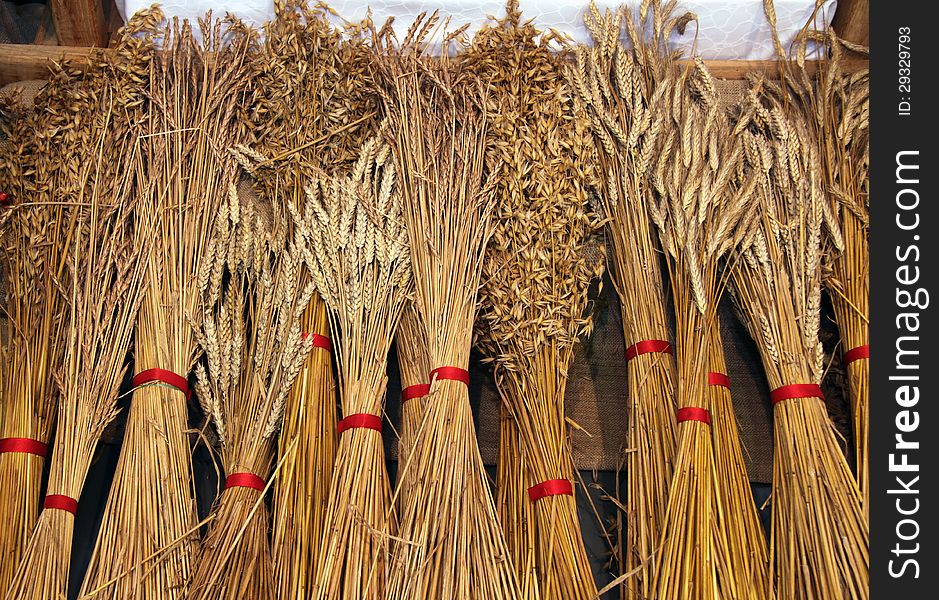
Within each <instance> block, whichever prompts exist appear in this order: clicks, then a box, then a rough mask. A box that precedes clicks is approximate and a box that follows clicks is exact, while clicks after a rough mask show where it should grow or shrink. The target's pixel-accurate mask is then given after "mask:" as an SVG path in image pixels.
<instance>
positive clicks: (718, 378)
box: [708, 371, 730, 390]
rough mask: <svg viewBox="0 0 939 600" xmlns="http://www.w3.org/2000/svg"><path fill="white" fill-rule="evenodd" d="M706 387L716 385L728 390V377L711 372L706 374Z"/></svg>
mask: <svg viewBox="0 0 939 600" xmlns="http://www.w3.org/2000/svg"><path fill="white" fill-rule="evenodd" d="M708 385H716V386H720V387H725V388H727V389H728V390H729V389H730V377H728V376H727V375H724V374H723V373H718V372H716V371H711V372H710V373H708Z"/></svg>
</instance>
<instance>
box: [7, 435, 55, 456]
mask: <svg viewBox="0 0 939 600" xmlns="http://www.w3.org/2000/svg"><path fill="white" fill-rule="evenodd" d="M8 452H9V453H22V454H35V455H36V456H39V457H42V458H45V457H46V455H47V454H48V453H49V446H48V445H46V444H43V443H42V442H40V441H39V440H34V439H32V438H3V439H0V454H6V453H8Z"/></svg>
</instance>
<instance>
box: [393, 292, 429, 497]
mask: <svg viewBox="0 0 939 600" xmlns="http://www.w3.org/2000/svg"><path fill="white" fill-rule="evenodd" d="M395 350H396V351H397V353H398V372H399V373H400V375H401V425H400V429H399V430H398V465H399V468H398V473H399V475H398V481H397V482H396V485H395V487H396V491H395V496H396V501H397V503H398V504H399V506H404V505H406V504H407V496H408V489H409V487H410V485H411V482H410V481H409V480H408V478H407V475H408V474H409V473H413V471H412V470H411V469H409V468H408V461H409V459H410V456H411V447H412V446H413V445H414V439H415V435H416V433H417V431H418V430H419V429H420V426H421V420H422V419H423V417H424V398H426V397H427V394H428V392H430V384H428V383H427V381H428V373H430V365H429V364H428V362H427V340H426V337H425V335H424V326H423V324H422V323H421V321H420V315H418V313H417V308H416V307H415V306H414V303H413V302H412V303H411V304H409V305H408V306H407V308H405V309H404V314H403V315H401V322H400V323H399V324H398V334H397V336H396V337H395Z"/></svg>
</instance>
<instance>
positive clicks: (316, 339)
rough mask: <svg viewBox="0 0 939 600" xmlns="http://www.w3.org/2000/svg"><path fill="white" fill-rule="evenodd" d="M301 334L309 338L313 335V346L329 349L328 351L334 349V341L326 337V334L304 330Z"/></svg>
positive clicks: (304, 337)
mask: <svg viewBox="0 0 939 600" xmlns="http://www.w3.org/2000/svg"><path fill="white" fill-rule="evenodd" d="M300 335H301V336H302V337H303V339H307V338H308V337H310V336H311V335H312V336H313V347H314V348H320V349H322V350H325V351H327V352H332V351H333V343H332V342H331V341H330V340H329V338H328V337H326V336H325V335H320V334H318V333H307V332H306V331H304V332H303V333H302V334H300Z"/></svg>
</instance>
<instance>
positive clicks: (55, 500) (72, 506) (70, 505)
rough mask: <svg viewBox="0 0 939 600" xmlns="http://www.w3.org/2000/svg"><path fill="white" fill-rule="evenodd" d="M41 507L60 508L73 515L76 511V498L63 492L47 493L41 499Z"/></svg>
mask: <svg viewBox="0 0 939 600" xmlns="http://www.w3.org/2000/svg"><path fill="white" fill-rule="evenodd" d="M42 507H43V508H44V509H45V508H48V509H50V510H62V511H65V512H67V513H70V514H73V515H74V514H75V513H76V512H78V500H76V499H75V498H72V497H71V496H66V495H64V494H49V495H48V496H46V499H45V500H43V502H42Z"/></svg>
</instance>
